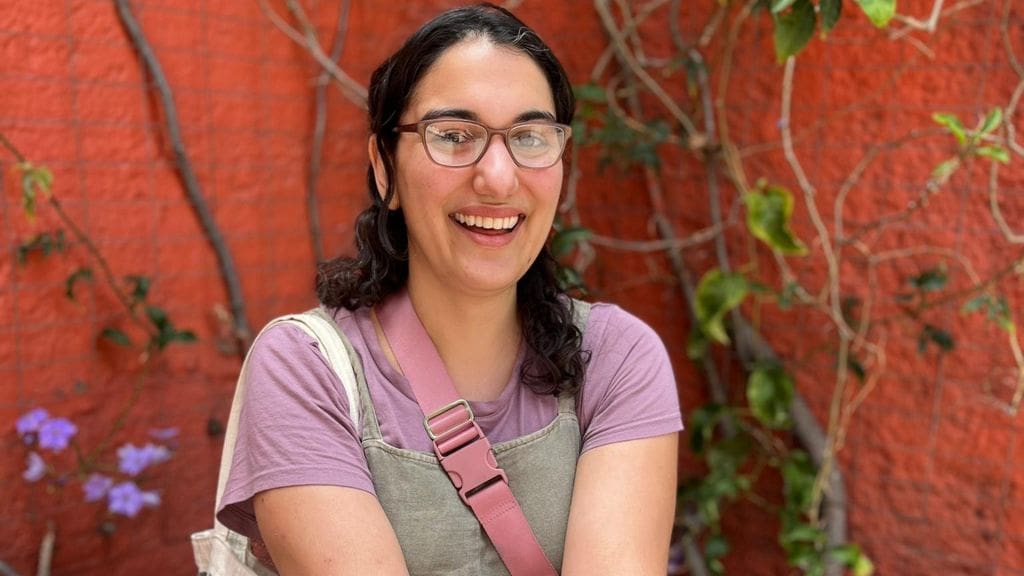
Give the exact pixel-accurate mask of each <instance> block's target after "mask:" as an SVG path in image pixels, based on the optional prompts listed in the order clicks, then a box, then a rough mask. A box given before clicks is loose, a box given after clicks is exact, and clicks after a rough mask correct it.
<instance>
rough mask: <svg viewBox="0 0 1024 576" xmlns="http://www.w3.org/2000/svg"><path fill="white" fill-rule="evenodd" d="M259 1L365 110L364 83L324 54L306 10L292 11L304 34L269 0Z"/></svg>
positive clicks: (291, 2)
mask: <svg viewBox="0 0 1024 576" xmlns="http://www.w3.org/2000/svg"><path fill="white" fill-rule="evenodd" d="M289 2H290V4H289V5H290V6H292V5H294V6H298V3H296V2H294V0H289ZM259 3H260V8H261V9H262V10H263V13H264V14H265V15H266V16H267V18H268V19H270V21H271V22H272V23H273V24H274V26H276V27H277V28H278V29H279V30H281V32H284V34H285V36H287V37H288V38H290V39H291V40H292V41H293V42H295V43H296V44H298V45H299V46H302V47H303V48H305V49H306V51H307V52H309V54H310V55H311V56H312V57H313V59H314V60H316V61H317V63H318V64H320V66H322V67H323V69H324V70H326V71H327V72H328V73H329V74H330V75H331V77H332V78H334V80H335V82H337V84H338V87H339V88H340V89H341V91H342V93H343V94H345V97H347V98H348V99H349V100H350V101H351V102H352V103H353V104H355V105H356V106H358V107H360V108H362V109H363V110H365V109H366V96H367V92H366V88H365V87H363V85H362V84H360V83H358V82H356V81H355V80H354V79H353V78H352V77H351V76H349V75H348V74H347V73H345V71H344V70H342V69H341V68H339V67H338V65H337V64H335V63H334V61H333V60H331V58H330V57H329V56H328V55H327V54H324V51H323V48H321V47H320V42H319V41H317V39H316V35H315V34H312V33H309V31H311V30H313V27H312V24H310V22H309V20H308V19H307V18H305V12H303V11H302V10H301V9H299V10H297V11H293V12H292V13H293V15H295V17H296V19H298V20H299V21H300V25H302V26H303V27H304V28H305V29H306V30H307V33H306V34H303V33H300V32H299V31H298V30H296V29H295V28H294V27H292V26H291V25H289V24H288V23H287V22H285V21H284V20H283V19H282V18H281V17H280V16H279V15H278V14H277V12H275V11H274V9H273V8H271V7H270V5H269V4H268V3H267V0H259ZM300 8H301V7H300Z"/></svg>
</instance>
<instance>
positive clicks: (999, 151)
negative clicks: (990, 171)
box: [974, 146, 1010, 164]
mask: <svg viewBox="0 0 1024 576" xmlns="http://www.w3.org/2000/svg"><path fill="white" fill-rule="evenodd" d="M974 153H975V154H977V155H978V156H982V157H985V158H989V159H991V160H995V161H996V162H1000V163H1002V164H1009V163H1010V153H1009V152H1008V151H1007V150H1006V149H1005V148H1003V147H1002V146H981V147H980V148H978V149H976V150H975V151H974Z"/></svg>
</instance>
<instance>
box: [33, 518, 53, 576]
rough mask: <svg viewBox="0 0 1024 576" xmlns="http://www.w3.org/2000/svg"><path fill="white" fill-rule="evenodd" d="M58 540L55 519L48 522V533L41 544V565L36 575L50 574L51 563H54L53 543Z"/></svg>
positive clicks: (47, 575) (46, 575) (45, 575)
mask: <svg viewBox="0 0 1024 576" xmlns="http://www.w3.org/2000/svg"><path fill="white" fill-rule="evenodd" d="M56 541H57V529H56V527H55V526H54V525H53V520H48V521H47V522H46V534H44V535H43V541H42V542H41V543H40V544H39V567H38V569H37V570H36V576H50V565H51V564H52V563H53V545H54V544H55V543H56Z"/></svg>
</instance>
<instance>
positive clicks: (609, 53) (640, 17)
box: [590, 0, 668, 82]
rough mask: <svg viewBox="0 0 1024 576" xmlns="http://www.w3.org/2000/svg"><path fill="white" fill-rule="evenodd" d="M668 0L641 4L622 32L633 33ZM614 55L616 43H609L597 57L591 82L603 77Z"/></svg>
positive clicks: (624, 33) (591, 74)
mask: <svg viewBox="0 0 1024 576" xmlns="http://www.w3.org/2000/svg"><path fill="white" fill-rule="evenodd" d="M667 1H668V0H653V1H652V2H648V3H647V4H645V5H644V6H641V7H640V10H638V11H637V13H636V16H634V17H633V18H632V19H631V21H630V22H629V24H628V25H626V26H623V27H622V34H623V35H630V34H632V33H633V32H634V28H635V27H636V26H639V25H640V24H642V23H643V22H644V21H645V20H647V17H648V16H650V15H651V13H652V12H654V10H655V9H657V8H659V7H661V5H663V4H664V3H665V2H667ZM614 56H615V45H614V44H609V45H608V47H607V48H605V49H604V51H603V52H601V55H600V56H599V57H598V58H597V62H595V63H594V67H593V68H592V69H591V71H590V80H591V82H597V81H598V80H599V79H600V78H601V75H602V74H604V71H605V69H606V68H607V67H608V64H609V63H611V61H612V58H613V57H614Z"/></svg>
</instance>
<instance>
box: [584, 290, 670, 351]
mask: <svg viewBox="0 0 1024 576" xmlns="http://www.w3.org/2000/svg"><path fill="white" fill-rule="evenodd" d="M583 349H584V350H588V351H590V353H591V356H592V357H591V363H594V362H602V358H606V357H608V356H610V357H611V358H607V359H609V360H611V359H616V358H618V359H622V358H624V357H626V356H629V355H633V354H637V353H653V354H658V355H665V356H666V359H667V353H666V352H665V346H664V344H662V341H661V337H660V336H658V334H657V332H655V331H654V329H653V328H651V327H650V325H648V324H647V323H646V322H644V321H643V320H641V319H640V318H638V317H636V316H635V315H633V314H631V313H629V312H627V311H626V310H623V309H622V308H621V307H619V306H617V305H615V304H609V303H605V302H596V303H593V304H590V315H589V317H588V319H587V323H586V326H585V328H584V330H583Z"/></svg>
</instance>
